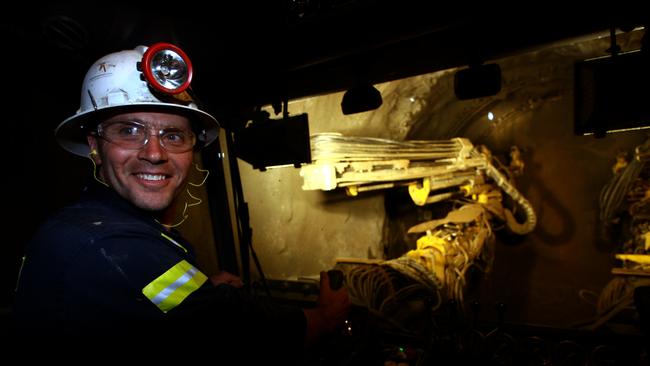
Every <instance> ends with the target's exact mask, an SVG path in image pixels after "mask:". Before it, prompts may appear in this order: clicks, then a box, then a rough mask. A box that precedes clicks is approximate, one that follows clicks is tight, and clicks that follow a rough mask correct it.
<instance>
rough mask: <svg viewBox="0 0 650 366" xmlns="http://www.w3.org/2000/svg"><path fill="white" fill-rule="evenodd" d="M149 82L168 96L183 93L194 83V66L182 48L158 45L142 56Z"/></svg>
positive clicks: (163, 44)
mask: <svg viewBox="0 0 650 366" xmlns="http://www.w3.org/2000/svg"><path fill="white" fill-rule="evenodd" d="M142 68H143V70H142V71H143V73H144V75H145V77H146V79H147V82H149V84H150V85H151V86H152V87H154V88H155V89H156V90H158V91H161V92H163V93H166V94H179V93H182V92H183V91H184V90H185V89H187V87H189V86H190V83H191V82H192V64H191V62H190V59H189V57H187V55H186V54H185V52H183V51H182V50H181V49H180V48H178V47H176V46H174V45H172V44H170V43H156V44H154V45H152V46H151V47H149V48H148V49H147V51H146V52H145V53H144V55H143V56H142Z"/></svg>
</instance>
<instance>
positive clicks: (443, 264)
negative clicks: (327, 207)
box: [300, 133, 537, 317]
mask: <svg viewBox="0 0 650 366" xmlns="http://www.w3.org/2000/svg"><path fill="white" fill-rule="evenodd" d="M311 149H312V163H311V164H307V165H303V166H302V167H301V170H300V175H301V176H302V177H303V182H304V184H303V186H302V189H303V190H324V191H329V190H334V189H338V188H342V189H345V190H346V193H347V195H348V196H351V197H354V196H357V195H359V194H362V193H363V192H367V191H372V190H381V189H390V188H394V187H400V186H406V187H408V192H409V195H410V197H411V199H412V200H413V203H414V204H415V205H418V206H425V205H429V204H433V203H437V202H442V201H453V202H454V205H453V206H452V207H453V208H452V209H451V211H449V212H448V213H447V215H446V216H445V217H442V218H438V219H435V220H430V221H427V222H422V223H420V224H418V225H415V226H413V227H411V228H410V229H409V230H408V232H409V233H414V234H418V235H420V238H419V239H418V240H417V247H416V248H415V249H413V250H410V251H408V252H407V253H405V254H404V255H402V256H401V257H399V258H395V259H389V260H374V261H373V260H359V261H358V263H357V264H359V265H356V266H353V267H352V269H349V270H345V271H344V272H345V274H346V277H345V280H346V286H347V287H348V290H349V293H350V297H351V300H352V301H353V302H354V303H356V304H359V305H363V306H365V307H367V308H368V309H369V310H371V311H375V312H377V313H378V314H380V315H382V316H384V317H391V314H394V312H395V311H396V308H398V307H399V306H400V305H399V304H401V303H403V302H404V301H408V299H409V298H410V297H412V296H413V295H414V294H416V293H417V294H422V293H427V294H428V295H427V296H429V298H430V299H432V301H429V303H428V306H429V307H430V308H431V309H432V310H435V309H436V308H437V307H438V306H439V305H440V304H441V302H442V300H443V298H446V299H453V300H456V301H457V303H458V304H460V305H462V304H463V289H464V287H465V285H466V280H465V275H466V273H467V271H468V269H470V268H471V267H477V268H478V269H481V270H483V271H487V270H489V267H490V265H491V262H492V257H493V250H492V246H493V241H494V235H493V229H492V227H493V223H494V222H496V221H499V222H501V223H505V226H506V227H507V228H508V229H509V230H510V231H511V232H513V233H515V234H519V235H525V234H527V233H529V232H531V231H532V230H533V229H534V227H535V224H536V221H537V219H536V216H535V211H534V210H533V207H532V206H531V204H530V203H529V202H528V200H526V198H525V197H524V196H523V195H522V194H521V193H520V192H519V191H518V190H517V189H516V188H515V186H514V185H513V183H512V175H513V172H516V173H521V170H522V169H523V161H521V159H520V154H519V150H518V149H517V148H516V147H513V149H511V159H512V160H511V162H510V167H506V166H504V165H502V164H501V163H500V162H499V161H498V160H497V159H496V158H493V157H492V154H491V153H490V151H489V150H488V149H487V148H486V147H484V146H478V147H475V146H474V145H473V144H472V143H471V142H470V141H469V140H468V139H466V138H453V139H450V140H437V141H435V140H411V141H395V140H388V139H380V138H371V137H349V136H343V135H341V134H336V133H322V134H314V135H312V136H311ZM503 193H505V194H506V195H507V196H509V198H510V199H509V201H508V202H509V203H510V205H511V206H512V207H510V208H509V207H506V205H505V204H504V202H505V200H504V195H503ZM517 217H518V218H517ZM354 262H355V261H354V260H351V259H340V260H337V264H339V263H341V264H342V263H347V264H350V263H354ZM404 278H408V279H409V281H408V282H407V283H408V284H407V285H404V281H403V279H404ZM398 284H399V285H398Z"/></svg>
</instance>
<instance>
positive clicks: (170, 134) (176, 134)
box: [163, 131, 187, 143]
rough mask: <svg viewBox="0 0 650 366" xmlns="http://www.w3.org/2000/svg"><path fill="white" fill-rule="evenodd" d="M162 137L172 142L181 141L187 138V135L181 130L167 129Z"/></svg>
mask: <svg viewBox="0 0 650 366" xmlns="http://www.w3.org/2000/svg"><path fill="white" fill-rule="evenodd" d="M163 139H164V140H165V141H167V142H172V143H183V142H184V141H185V140H186V139H187V135H186V133H185V132H183V131H167V132H165V133H164V134H163Z"/></svg>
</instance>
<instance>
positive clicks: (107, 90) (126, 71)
mask: <svg viewBox="0 0 650 366" xmlns="http://www.w3.org/2000/svg"><path fill="white" fill-rule="evenodd" d="M191 79H192V65H191V63H190V61H189V58H187V55H185V53H184V52H183V51H182V50H180V49H179V48H178V47H176V46H174V45H171V44H168V43H157V44H155V45H152V46H151V47H146V46H138V47H136V48H135V49H133V50H126V51H120V52H115V53H111V54H109V55H106V56H104V57H102V58H100V59H99V60H97V61H96V62H95V63H94V64H93V65H92V66H91V67H90V69H89V70H88V73H87V74H86V77H85V79H84V82H83V86H82V88H81V104H80V107H79V110H77V112H76V114H75V115H74V116H72V117H69V118H67V119H66V120H65V121H63V122H61V124H59V126H58V127H57V128H56V130H55V136H56V138H57V141H58V142H59V144H60V145H61V146H62V147H63V148H64V149H66V150H68V151H70V152H71V153H73V154H76V155H79V156H88V153H89V152H90V149H89V147H88V142H87V139H86V136H87V134H88V132H89V131H92V130H93V129H94V128H95V126H96V125H97V124H98V123H99V122H101V121H102V119H103V118H105V117H106V116H107V115H108V114H109V113H110V114H114V113H125V112H129V111H146V110H152V111H169V112H175V113H179V112H180V113H181V114H185V115H187V117H188V118H189V119H190V121H191V122H192V123H193V126H194V127H195V129H196V130H198V131H197V140H198V144H199V146H205V145H208V144H209V143H211V142H212V141H214V140H215V139H216V138H217V135H218V134H219V123H218V122H217V120H216V119H215V118H214V117H212V116H211V115H210V114H208V113H206V112H204V111H201V110H199V108H198V107H197V105H196V103H195V102H194V100H193V98H192V97H191V96H190V94H189V93H188V91H189V89H187V87H188V86H189V84H190V82H191ZM186 89H187V90H186Z"/></svg>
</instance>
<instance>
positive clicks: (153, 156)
mask: <svg viewBox="0 0 650 366" xmlns="http://www.w3.org/2000/svg"><path fill="white" fill-rule="evenodd" d="M138 155H139V156H140V158H142V159H145V160H148V161H150V162H152V163H155V162H159V161H162V160H166V159H167V150H165V148H164V147H163V146H162V144H161V139H160V136H158V135H157V134H154V133H151V134H149V137H148V138H147V141H146V142H145V144H144V146H143V147H142V149H140V153H139V154H138Z"/></svg>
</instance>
